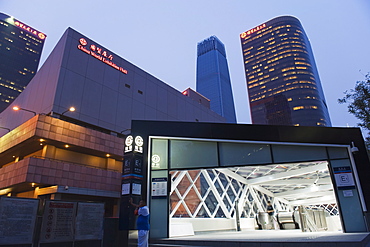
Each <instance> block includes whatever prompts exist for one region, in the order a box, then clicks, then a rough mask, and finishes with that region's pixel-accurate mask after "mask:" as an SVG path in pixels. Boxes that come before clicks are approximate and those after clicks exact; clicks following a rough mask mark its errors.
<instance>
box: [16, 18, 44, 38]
mask: <svg viewBox="0 0 370 247" xmlns="http://www.w3.org/2000/svg"><path fill="white" fill-rule="evenodd" d="M14 25H15V26H17V27H19V28H21V29H23V30H26V31H27V32H29V33H32V34H33V35H35V36H37V37H39V38H40V39H45V38H46V35H45V34H43V33H42V32H39V31H37V30H35V29H33V28H31V27H29V26H27V25H26V24H23V23H22V22H20V21H15V22H14Z"/></svg>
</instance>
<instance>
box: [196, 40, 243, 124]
mask: <svg viewBox="0 0 370 247" xmlns="http://www.w3.org/2000/svg"><path fill="white" fill-rule="evenodd" d="M196 77H197V79H196V81H197V85H196V90H197V92H199V93H200V94H202V95H204V96H205V97H207V98H208V99H209V100H210V104H211V110H213V111H214V112H216V113H218V114H219V115H221V116H223V117H225V118H226V120H227V122H228V123H236V115H235V107H234V98H233V93H232V89H231V82H230V74H229V67H228V64H227V59H226V51H225V46H224V44H222V43H221V41H220V40H219V39H218V38H217V37H216V36H211V37H209V38H208V39H205V40H203V41H202V42H199V43H198V46H197V76H196Z"/></svg>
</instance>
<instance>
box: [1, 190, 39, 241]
mask: <svg viewBox="0 0 370 247" xmlns="http://www.w3.org/2000/svg"><path fill="white" fill-rule="evenodd" d="M38 205H39V200H38V199H31V198H15V197H1V198H0V244H1V245H3V244H32V239H33V233H34V229H35V223H36V217H37V208H38Z"/></svg>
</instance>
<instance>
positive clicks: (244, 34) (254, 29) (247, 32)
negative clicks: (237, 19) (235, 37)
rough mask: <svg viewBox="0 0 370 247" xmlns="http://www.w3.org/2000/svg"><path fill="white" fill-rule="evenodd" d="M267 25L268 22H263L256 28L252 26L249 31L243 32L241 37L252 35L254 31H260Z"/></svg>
mask: <svg viewBox="0 0 370 247" xmlns="http://www.w3.org/2000/svg"><path fill="white" fill-rule="evenodd" d="M265 27H266V23H264V24H262V25H259V26H257V27H255V28H252V29H251V30H248V31H246V32H244V33H242V34H240V37H241V38H242V39H244V38H245V37H247V36H248V35H250V34H252V33H255V32H257V31H259V30H261V29H262V28H265Z"/></svg>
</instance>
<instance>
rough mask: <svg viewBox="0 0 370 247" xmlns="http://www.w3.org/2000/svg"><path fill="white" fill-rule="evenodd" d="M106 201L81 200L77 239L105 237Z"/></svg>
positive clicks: (78, 212)
mask: <svg viewBox="0 0 370 247" xmlns="http://www.w3.org/2000/svg"><path fill="white" fill-rule="evenodd" d="M103 221H104V203H89V202H79V203H78V209H77V217H76V234H75V240H89V239H90V240H93V239H102V238H103Z"/></svg>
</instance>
